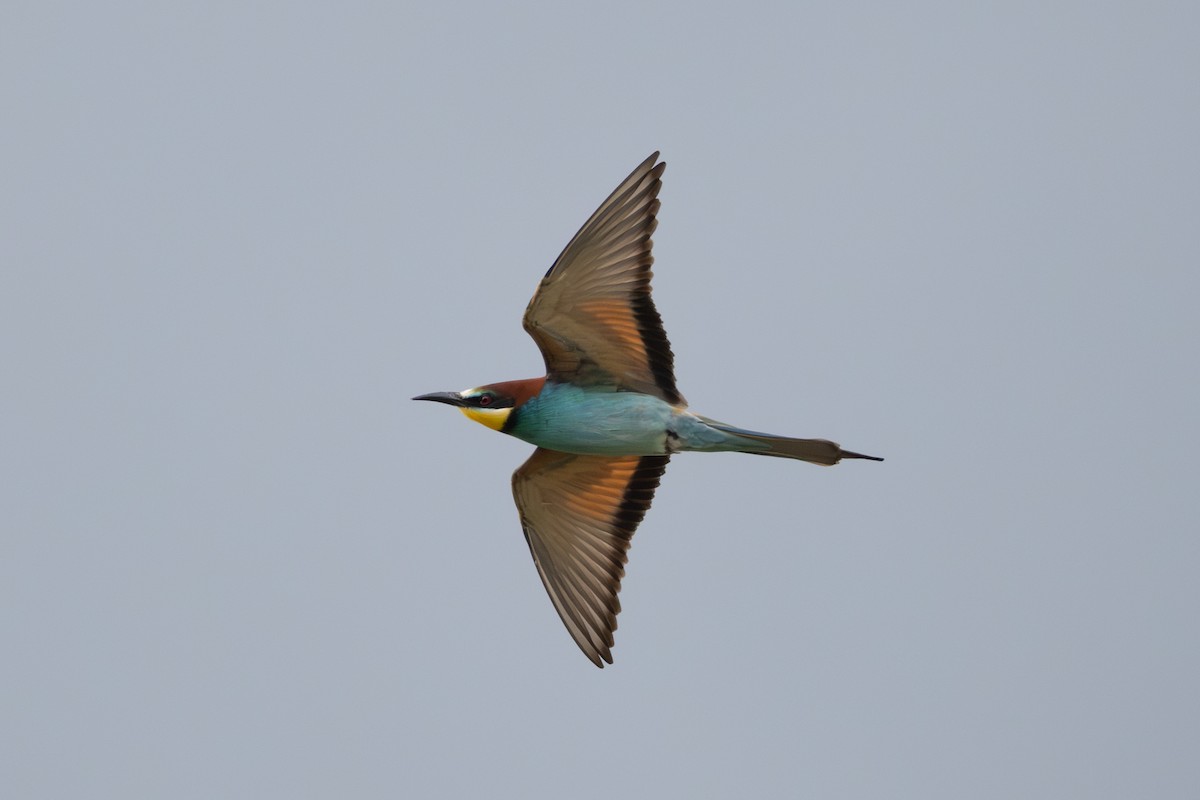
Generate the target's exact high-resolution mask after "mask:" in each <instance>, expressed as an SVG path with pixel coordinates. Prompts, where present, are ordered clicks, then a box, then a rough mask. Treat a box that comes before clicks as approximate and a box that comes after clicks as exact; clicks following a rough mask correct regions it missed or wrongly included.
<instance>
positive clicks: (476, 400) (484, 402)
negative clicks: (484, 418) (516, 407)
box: [466, 392, 513, 408]
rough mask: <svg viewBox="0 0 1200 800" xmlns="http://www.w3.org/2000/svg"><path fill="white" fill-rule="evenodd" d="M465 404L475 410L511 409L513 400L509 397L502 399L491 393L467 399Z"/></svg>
mask: <svg viewBox="0 0 1200 800" xmlns="http://www.w3.org/2000/svg"><path fill="white" fill-rule="evenodd" d="M466 400H467V404H468V405H472V406H475V407H476V408H512V406H513V399H512V398H511V397H503V396H501V395H497V394H493V393H491V392H484V393H482V394H477V395H474V396H472V397H468V398H467V399H466Z"/></svg>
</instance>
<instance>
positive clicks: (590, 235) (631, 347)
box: [525, 153, 685, 404]
mask: <svg viewBox="0 0 1200 800" xmlns="http://www.w3.org/2000/svg"><path fill="white" fill-rule="evenodd" d="M657 161H658V153H655V154H654V155H652V156H650V157H649V158H647V159H646V160H645V161H643V162H642V163H641V164H640V165H639V166H638V168H637V169H635V170H634V171H633V172H632V173H631V174H630V176H629V177H628V178H626V179H625V180H624V181H623V182H622V183H621V185H620V186H618V187H617V188H616V189H615V190H614V191H613V193H612V194H611V195H609V197H608V199H607V200H605V201H604V202H603V203H602V204H601V205H600V207H599V208H598V209H596V213H594V214H592V216H591V219H589V220H588V221H587V222H586V223H584V226H583V227H582V228H580V229H579V232H578V233H576V234H575V238H574V239H572V240H571V243H570V244H568V245H567V246H566V249H564V250H563V251H562V254H561V255H559V257H558V260H556V261H555V262H554V266H552V267H550V270H549V271H548V272H547V273H546V277H544V278H543V279H542V282H541V283H540V284H539V285H538V288H537V291H536V292H534V295H533V299H532V300H530V301H529V307H528V308H527V309H526V310H525V330H527V331H529V335H530V336H532V337H533V339H534V341H536V342H537V344H538V347H539V348H541V351H542V355H543V356H544V357H545V359H546V371H547V373H548V374H549V376H550V378H551V379H552V380H560V381H564V382H572V383H577V384H584V385H597V384H600V385H613V386H616V387H617V388H621V389H628V390H631V391H635V392H642V393H644V394H650V395H654V396H655V397H660V398H662V399H663V400H666V401H667V402H668V403H674V404H684V402H685V401H684V399H683V396H682V395H681V394H679V390H678V389H676V388H675V357H674V355H673V354H672V353H671V344H670V342H668V341H667V334H666V332H664V331H663V326H662V317H660V316H659V315H658V310H657V309H655V307H654V303H653V301H652V300H651V299H650V277H651V274H652V273H651V272H650V265H651V264H652V263H654V257H653V256H651V255H650V248H651V247H652V245H653V242H652V241H651V239H650V236H651V234H652V233H654V228H655V227H656V226H657V225H658V221H657V220H656V219H655V217H654V215H655V214H656V213H657V212H658V207H659V201H658V190H659V189H660V188H661V187H662V180H661V177H662V173H663V169H664V168H666V164H659V163H656V162H657Z"/></svg>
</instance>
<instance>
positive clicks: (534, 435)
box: [413, 153, 883, 667]
mask: <svg viewBox="0 0 1200 800" xmlns="http://www.w3.org/2000/svg"><path fill="white" fill-rule="evenodd" d="M665 168H666V164H665V163H663V162H660V161H659V160H658V153H654V154H653V155H651V156H650V157H649V158H647V159H646V160H645V161H643V162H642V163H641V164H639V165H638V167H637V169H635V170H634V171H633V172H632V173H631V174H630V175H629V177H628V178H626V179H625V180H624V181H622V182H621V184H620V185H619V186H618V187H617V188H616V189H615V190H614V191H613V193H612V194H611V195H609V196H608V199H607V200H605V201H604V202H603V203H602V204H601V205H600V207H599V208H598V209H596V212H595V213H594V214H592V216H591V218H590V219H589V220H588V221H587V222H586V223H584V225H583V227H582V228H580V229H579V232H578V233H576V234H575V238H573V239H571V242H570V243H569V244H568V245H567V246H566V249H564V250H563V251H562V253H561V254H560V255H559V257H558V259H557V260H556V261H555V262H554V265H553V266H551V267H550V270H549V271H548V272H547V273H546V275H545V277H544V278H542V281H541V283H540V284H539V285H538V287H537V291H535V292H534V294H533V299H532V300H530V301H529V306H528V308H526V309H525V320H524V325H525V330H526V331H528V332H529V335H530V336H532V337H533V340H534V341H535V342H537V346H538V348H539V349H540V350H541V351H542V356H543V357H544V358H545V361H546V375H545V376H544V377H539V378H528V379H525V380H515V381H504V382H502V383H492V384H488V385H487V386H479V387H476V388H473V389H466V390H464V391H461V392H434V393H433V394H423V395H420V396H418V397H414V398H413V399H414V400H432V401H435V402H439V403H446V404H448V405H452V406H457V407H458V409H459V410H460V411H462V413H463V414H465V415H466V416H467V417H469V418H471V419H473V420H474V421H476V422H479V423H482V424H483V425H486V426H487V427H489V428H492V429H493V430H497V431H500V432H502V433H507V434H509V435H510V436H515V437H517V438H518V439H522V440H524V441H526V442H529V443H530V444H533V445H536V446H537V449H536V450H534V451H533V455H532V456H530V457H529V460H528V461H526V462H525V463H524V464H522V465H521V467H520V468H519V469H518V470H517V471H516V472H514V473H513V477H512V489H513V498H514V499H515V500H516V504H517V511H518V513H519V515H520V518H521V527H522V528H523V529H524V531H525V541H526V542H528V544H529V551H530V553H532V555H533V563H534V564H535V565H536V566H537V570H538V574H539V575H541V578H542V583H543V584H545V586H546V592H547V593H548V594H549V595H550V601H551V602H552V603H554V608H555V609H556V610H557V611H558V615H559V616H560V617H561V618H562V621H563V624H564V625H566V626H567V630H568V631H569V632H570V634H571V637H572V638H573V639H574V640H575V643H576V644H577V645H579V648H580V649H581V650H582V651H583V653H584V655H586V656H587V657H588V658H589V659H590V660H591V661H592V663H593V664H595V665H596V666H597V667H603V666H604V662H606V661H607V662H608V663H609V664H611V663H612V649H611V648H612V646H613V632H614V631H615V630H616V628H617V614H618V613H619V612H620V610H621V605H620V603H619V602H618V600H617V593H618V592H619V591H620V589H621V579H622V578H623V577H624V575H625V563H626V561H627V555H626V554H627V552H628V550H629V545H630V540H631V539H632V537H633V532H634V531H635V530H636V529H637V526H638V524H639V523H641V521H642V517H644V516H645V514H646V511H647V509H649V508H650V502H651V500H652V499H653V497H654V490H655V489H657V488H658V483H659V479H661V478H662V475H663V472H664V471H665V470H666V468H667V461H668V460H670V458H671V456H672V455H674V454H675V453H680V452H684V451H698V452H705V453H712V452H730V451H732V452H737V453H752V454H755V455H763V456H779V457H782V458H795V459H799V460H801V461H808V462H811V463H813V464H821V465H825V466H830V465H833V464H836V463H838V462H839V461H841V460H842V459H843V458H861V459H869V460H871V461H882V460H883V459H881V458H877V457H875V456H867V455H863V454H862V453H852V452H850V451H848V450H843V449H842V448H841V447H839V446H838V445H837V444H836V443H834V442H831V441H828V440H826V439H791V438H786V437H783V436H773V435H771V434H766V433H758V432H755V431H749V430H744V429H742V428H736V427H734V426H732V425H726V424H725V423H722V422H717V421H716V420H713V419H709V418H708V417H702V416H700V415H699V414H695V413H693V412H691V411H689V410H688V406H687V402H686V401H685V400H684V399H683V395H682V394H680V393H679V389H677V388H676V387H675V372H674V356H673V355H672V353H671V345H670V343H669V342H668V341H667V334H666V332H665V331H664V330H663V325H662V318H661V317H660V316H659V314H658V311H657V310H656V309H655V307H654V302H653V301H652V300H651V299H650V277H651V271H650V265H651V264H652V263H653V261H654V258H653V257H652V256H651V254H650V250H651V246H652V242H651V235H652V234H653V233H654V229H655V227H656V226H657V225H658V221H657V219H656V218H655V215H656V214H657V213H658V208H659V200H658V192H659V189H660V188H661V187H662V174H663V170H664V169H665Z"/></svg>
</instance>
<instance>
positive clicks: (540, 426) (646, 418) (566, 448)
mask: <svg viewBox="0 0 1200 800" xmlns="http://www.w3.org/2000/svg"><path fill="white" fill-rule="evenodd" d="M672 413H673V409H672V407H671V405H670V404H668V403H666V402H665V401H663V400H660V399H658V398H657V397H651V396H650V395H644V394H637V393H634V392H602V391H594V390H593V391H588V390H585V389H580V388H578V387H574V386H555V387H552V388H551V387H549V386H548V387H547V389H546V390H543V391H542V393H541V394H540V395H538V396H537V397H535V398H533V399H532V400H530V401H529V402H527V403H526V404H525V405H523V406H521V408H520V409H519V413H518V417H517V420H516V423H515V424H514V425H513V427H512V429H511V430H508V431H506V432H507V433H511V434H512V435H513V436H516V437H517V438H518V439H523V440H525V441H527V442H529V443H530V444H535V445H537V446H538V447H545V448H547V449H550V450H558V451H560V452H564V453H580V454H585V455H610V456H615V455H622V456H634V455H639V456H644V455H659V454H662V453H666V452H667V426H668V423H669V421H670V420H671V416H672Z"/></svg>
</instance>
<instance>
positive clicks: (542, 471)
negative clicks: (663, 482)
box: [513, 447, 670, 667]
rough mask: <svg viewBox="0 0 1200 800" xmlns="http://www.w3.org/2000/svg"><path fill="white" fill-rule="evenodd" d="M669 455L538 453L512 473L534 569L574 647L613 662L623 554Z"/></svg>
mask: <svg viewBox="0 0 1200 800" xmlns="http://www.w3.org/2000/svg"><path fill="white" fill-rule="evenodd" d="M669 458H670V456H581V455H572V454H570V453H560V452H557V451H555V450H545V449H543V448H540V447H539V448H538V449H537V450H535V451H534V452H533V455H532V456H530V457H529V460H528V461H526V462H525V463H524V464H522V465H521V467H520V469H518V470H517V471H516V472H514V473H513V497H514V499H516V501H517V511H518V513H519V514H520V515H521V527H522V528H524V530H525V540H526V541H527V542H528V543H529V552H530V553H532V554H533V563H534V564H536V565H537V569H538V574H539V575H541V576H542V583H543V584H545V586H546V592H547V593H548V594H549V595H550V600H551V602H553V603H554V608H555V609H557V611H558V615H559V616H560V617H561V618H562V621H563V623H564V624H565V625H566V626H567V630H568V631H570V633H571V636H572V637H573V638H574V639H575V643H576V644H578V645H579V649H581V650H583V653H584V655H586V656H587V657H588V658H589V659H591V660H592V663H593V664H595V665H596V666H597V667H603V666H604V664H603V663H602V662H601V659H603V660H604V661H607V662H608V663H609V664H611V663H612V652H611V650H610V648H611V647H612V646H613V631H615V630H616V629H617V614H618V613H620V611H621V604H620V602H619V601H618V600H617V592H619V591H620V590H621V578H622V577H624V575H625V562H626V560H627V558H626V552H627V551H628V550H629V542H630V539H631V538H632V537H633V532H634V531H635V530H636V529H637V526H638V523H640V522H641V521H642V517H644V516H645V515H646V510H647V509H649V508H650V501H651V500H653V499H654V490H655V489H657V488H658V481H659V479H660V478H661V477H662V474H663V471H664V470H666V468H667V460H668V459H669Z"/></svg>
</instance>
